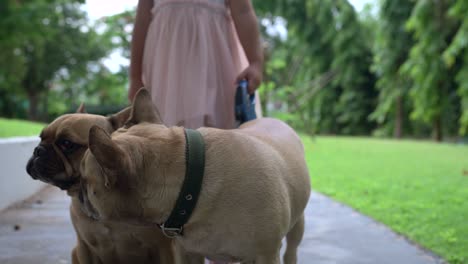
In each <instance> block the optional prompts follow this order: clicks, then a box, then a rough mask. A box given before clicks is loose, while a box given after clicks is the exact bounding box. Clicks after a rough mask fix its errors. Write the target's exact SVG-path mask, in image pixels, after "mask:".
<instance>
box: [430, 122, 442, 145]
mask: <svg viewBox="0 0 468 264" xmlns="http://www.w3.org/2000/svg"><path fill="white" fill-rule="evenodd" d="M432 133H433V138H434V140H435V141H437V142H441V141H442V119H441V118H440V116H436V117H435V118H434V122H433V126H432Z"/></svg>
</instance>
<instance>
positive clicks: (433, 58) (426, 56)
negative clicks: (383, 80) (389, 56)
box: [402, 0, 457, 140]
mask: <svg viewBox="0 0 468 264" xmlns="http://www.w3.org/2000/svg"><path fill="white" fill-rule="evenodd" d="M448 4H449V1H446V0H438V1H421V0H420V1H418V2H417V3H416V5H415V7H414V10H413V12H412V14H411V17H410V19H409V20H408V22H407V28H408V29H409V30H410V31H411V32H412V33H413V36H414V38H415V44H414V45H413V47H412V48H411V51H410V55H409V58H408V60H407V61H406V62H405V64H404V66H403V68H402V70H403V72H404V73H405V74H407V75H408V76H409V77H410V78H411V79H412V81H413V82H412V88H411V91H410V96H411V99H412V102H413V111H412V113H411V118H412V119H414V120H421V121H423V122H425V123H428V124H432V125H433V135H434V137H435V138H436V139H438V140H440V139H441V138H442V120H443V119H445V118H446V116H445V115H444V114H446V113H445V112H444V111H443V110H444V109H445V108H446V107H447V106H449V105H450V103H451V102H450V100H449V98H450V97H451V95H452V94H453V93H455V90H456V88H455V86H454V81H453V78H451V76H454V75H455V73H456V69H455V68H451V69H449V68H448V67H446V65H445V63H444V61H443V58H442V53H443V52H444V50H445V49H446V48H447V46H448V45H447V43H450V42H451V40H452V39H453V36H454V32H455V30H456V28H457V22H456V21H455V20H454V19H452V18H449V17H447V16H446V15H445V13H446V12H447V10H448V7H449V5H448Z"/></svg>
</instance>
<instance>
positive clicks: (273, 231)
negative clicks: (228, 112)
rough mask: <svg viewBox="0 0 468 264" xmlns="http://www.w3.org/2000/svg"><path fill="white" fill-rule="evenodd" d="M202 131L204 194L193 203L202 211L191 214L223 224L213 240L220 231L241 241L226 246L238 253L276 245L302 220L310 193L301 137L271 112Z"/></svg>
mask: <svg viewBox="0 0 468 264" xmlns="http://www.w3.org/2000/svg"><path fill="white" fill-rule="evenodd" d="M200 131H201V133H202V134H203V136H204V138H205V141H206V146H207V149H206V167H205V178H204V183H203V186H202V194H203V195H202V196H201V197H200V200H199V204H198V205H197V207H198V208H203V212H200V211H198V210H195V213H194V215H193V220H196V221H197V222H198V220H199V219H198V217H200V221H202V222H203V223H204V224H206V225H207V226H219V227H222V226H223V228H219V229H217V230H216V232H215V233H213V235H212V238H213V240H214V241H216V239H217V237H218V236H219V237H220V238H222V237H236V238H238V241H243V245H242V246H241V245H235V246H234V245H232V246H231V247H230V250H238V251H239V252H237V253H236V254H237V255H239V256H242V255H245V256H247V255H252V254H256V253H254V252H249V251H251V250H267V251H268V250H273V249H276V248H278V250H279V247H280V246H281V240H282V238H284V237H285V236H286V234H287V233H289V232H290V231H291V230H292V229H293V228H294V226H295V225H296V223H297V222H298V221H303V211H304V209H305V206H306V204H307V202H308V199H309V195H310V189H311V188H310V179H309V174H308V169H307V166H306V162H305V159H304V149H303V146H302V143H301V141H300V138H299V137H298V136H297V134H296V133H295V132H294V130H293V129H292V128H290V127H289V126H288V125H286V124H285V123H283V122H281V121H279V120H276V119H271V118H261V119H257V120H254V121H250V122H248V123H245V124H244V125H242V126H241V127H240V128H239V129H233V130H227V131H226V130H219V129H213V128H202V129H200ZM208 212H209V215H204V214H205V213H208ZM198 213H200V214H201V215H199V214H198ZM202 218H203V220H201V219H202ZM301 234H302V233H301ZM299 240H300V239H299ZM232 242H233V241H232ZM216 243H218V242H216ZM221 243H222V240H220V241H219V244H220V245H221ZM223 246H224V245H223ZM225 250H226V252H228V249H225ZM219 251H223V249H222V248H221V249H219ZM205 253H209V252H205ZM257 253H258V252H257Z"/></svg>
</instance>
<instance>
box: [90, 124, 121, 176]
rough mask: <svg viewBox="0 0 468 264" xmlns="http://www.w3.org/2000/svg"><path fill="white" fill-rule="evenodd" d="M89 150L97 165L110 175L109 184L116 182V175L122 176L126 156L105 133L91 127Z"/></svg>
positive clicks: (102, 130)
mask: <svg viewBox="0 0 468 264" xmlns="http://www.w3.org/2000/svg"><path fill="white" fill-rule="evenodd" d="M88 144H89V149H90V151H91V153H93V155H94V157H95V158H96V160H97V162H98V163H99V165H101V166H102V167H103V168H104V169H106V170H107V171H109V172H118V173H111V174H112V175H108V177H114V178H112V179H109V181H110V182H112V183H115V182H116V181H117V177H116V174H122V173H125V171H126V165H127V164H128V161H127V159H128V155H127V153H125V152H124V151H123V150H122V149H121V148H120V147H119V146H118V145H117V144H116V143H115V142H114V141H112V139H111V137H110V135H109V134H107V132H106V131H105V130H104V129H102V128H100V127H98V126H92V127H91V129H90V130H89V143H88Z"/></svg>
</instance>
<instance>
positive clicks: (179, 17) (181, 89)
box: [143, 0, 247, 129]
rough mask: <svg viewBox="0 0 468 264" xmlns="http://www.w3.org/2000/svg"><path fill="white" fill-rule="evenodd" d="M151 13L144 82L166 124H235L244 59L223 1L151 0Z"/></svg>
mask: <svg viewBox="0 0 468 264" xmlns="http://www.w3.org/2000/svg"><path fill="white" fill-rule="evenodd" d="M152 14H153V18H152V21H151V24H150V27H149V30H148V34H147V38H146V43H145V51H144V59H143V82H144V85H145V87H147V88H148V89H150V91H151V96H152V99H153V102H154V103H155V104H156V106H157V107H158V109H159V111H160V113H161V115H162V118H163V121H164V122H165V124H166V125H167V126H174V125H177V126H184V127H187V128H198V127H202V126H209V127H217V128H224V129H229V128H233V127H234V126H235V121H234V95H235V88H236V85H235V84H234V81H235V78H236V77H237V75H238V74H239V73H240V72H241V71H242V70H244V69H245V68H246V67H247V59H246V57H245V54H244V51H243V49H242V47H241V45H240V42H239V40H238V38H237V34H236V31H235V28H234V24H233V22H232V19H231V16H230V13H229V9H228V8H227V7H226V5H225V3H224V1H222V0H221V1H219V0H218V1H216V0H155V5H154V7H153V9H152Z"/></svg>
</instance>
